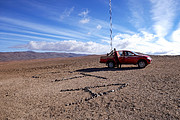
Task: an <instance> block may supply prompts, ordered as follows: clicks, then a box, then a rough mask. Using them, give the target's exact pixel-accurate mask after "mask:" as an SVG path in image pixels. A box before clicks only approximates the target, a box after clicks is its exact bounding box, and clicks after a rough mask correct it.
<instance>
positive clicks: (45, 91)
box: [0, 56, 180, 120]
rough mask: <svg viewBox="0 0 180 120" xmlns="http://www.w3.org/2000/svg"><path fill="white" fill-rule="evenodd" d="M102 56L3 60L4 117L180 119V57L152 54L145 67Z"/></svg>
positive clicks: (0, 114) (0, 101)
mask: <svg viewBox="0 0 180 120" xmlns="http://www.w3.org/2000/svg"><path fill="white" fill-rule="evenodd" d="M99 57H100V56H86V57H74V58H55V59H38V60H27V61H11V62H0V96H1V97H0V119H1V120H12V119H16V120H20V119H25V120H49V119H51V120H56V119H57V120H60V119H61V120H64V119H65V120H66V119H67V120H68V119H69V120H70V119H73V120H85V119H87V120H88V119H89V120H90V119H91V120H93V119H94V120H141V119H142V120H179V119H180V64H179V61H180V56H152V58H153V63H152V64H150V65H148V66H147V67H146V68H144V69H138V68H137V66H135V65H122V68H114V69H109V68H107V67H106V66H105V65H104V64H100V63H99Z"/></svg>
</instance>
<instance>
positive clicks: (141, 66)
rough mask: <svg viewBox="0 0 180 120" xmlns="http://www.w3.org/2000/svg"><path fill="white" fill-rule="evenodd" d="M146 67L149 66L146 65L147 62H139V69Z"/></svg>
mask: <svg viewBox="0 0 180 120" xmlns="http://www.w3.org/2000/svg"><path fill="white" fill-rule="evenodd" d="M146 65H147V64H146V62H145V61H144V60H141V61H139V62H138V67H139V68H145V67H146Z"/></svg>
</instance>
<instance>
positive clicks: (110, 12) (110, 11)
mask: <svg viewBox="0 0 180 120" xmlns="http://www.w3.org/2000/svg"><path fill="white" fill-rule="evenodd" d="M109 8H110V9H109V14H110V39H111V43H110V46H111V51H112V9H111V0H109Z"/></svg>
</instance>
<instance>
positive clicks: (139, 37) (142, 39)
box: [113, 31, 180, 55]
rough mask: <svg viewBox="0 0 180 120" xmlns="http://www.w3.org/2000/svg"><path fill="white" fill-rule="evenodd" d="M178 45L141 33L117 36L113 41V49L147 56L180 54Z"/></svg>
mask: <svg viewBox="0 0 180 120" xmlns="http://www.w3.org/2000/svg"><path fill="white" fill-rule="evenodd" d="M177 46H180V43H178V44H177V42H176V43H175V42H168V41H167V40H165V39H164V38H159V37H158V36H157V35H154V34H150V33H147V32H144V31H142V32H141V33H140V34H134V35H130V34H118V35H116V36H115V37H114V39H113V47H115V48H116V49H118V50H119V49H127V50H133V51H137V52H142V53H147V54H169V55H173V54H176V55H178V54H180V48H179V47H177Z"/></svg>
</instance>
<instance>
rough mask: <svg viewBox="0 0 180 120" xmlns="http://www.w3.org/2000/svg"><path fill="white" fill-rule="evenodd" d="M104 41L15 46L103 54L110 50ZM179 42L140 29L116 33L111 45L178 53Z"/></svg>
mask: <svg viewBox="0 0 180 120" xmlns="http://www.w3.org/2000/svg"><path fill="white" fill-rule="evenodd" d="M102 42H104V43H108V44H104V43H96V42H92V41H89V42H80V41H76V40H65V41H58V42H46V41H31V42H29V43H28V44H26V45H21V46H19V47H18V46H16V48H27V49H30V50H45V51H63V52H74V53H86V54H88V53H89V54H105V53H107V52H110V45H109V42H110V41H108V40H102ZM179 46H180V42H174V41H173V42H168V41H167V40H165V39H164V38H159V37H158V36H157V35H154V34H150V33H147V32H145V31H142V32H141V33H139V34H134V35H130V34H117V35H116V36H115V37H114V38H113V47H114V48H116V49H117V50H122V49H126V50H132V51H137V52H142V53H146V54H161V55H165V54H166V55H178V54H180V47H179Z"/></svg>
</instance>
